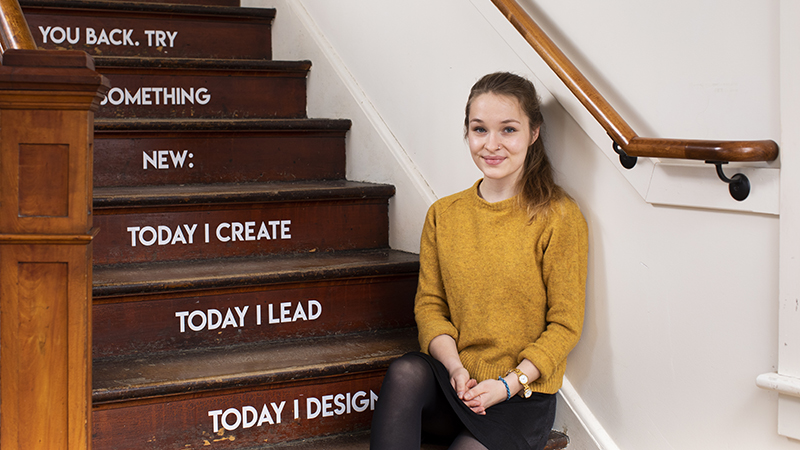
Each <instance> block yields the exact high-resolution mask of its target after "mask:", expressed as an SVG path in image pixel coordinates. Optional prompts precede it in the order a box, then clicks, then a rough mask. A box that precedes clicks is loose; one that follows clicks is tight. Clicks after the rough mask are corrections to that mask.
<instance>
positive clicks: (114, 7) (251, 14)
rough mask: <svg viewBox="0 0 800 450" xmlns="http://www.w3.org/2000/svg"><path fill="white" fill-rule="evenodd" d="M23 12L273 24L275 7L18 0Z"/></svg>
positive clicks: (91, 0)
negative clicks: (57, 11)
mask: <svg viewBox="0 0 800 450" xmlns="http://www.w3.org/2000/svg"><path fill="white" fill-rule="evenodd" d="M19 3H20V5H21V6H22V7H23V9H26V7H36V8H63V9H82V10H99V11H113V12H119V11H125V12H146V13H163V14H182V15H183V14H185V15H201V16H212V17H217V16H223V17H231V18H243V19H258V20H262V21H270V22H271V21H272V20H274V19H275V9H274V8H242V7H237V6H210V5H189V4H174V3H143V2H130V1H101V0H19Z"/></svg>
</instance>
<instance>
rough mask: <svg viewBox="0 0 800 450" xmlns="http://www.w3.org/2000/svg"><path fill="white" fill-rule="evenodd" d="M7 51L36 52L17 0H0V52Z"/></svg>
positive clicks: (34, 43)
mask: <svg viewBox="0 0 800 450" xmlns="http://www.w3.org/2000/svg"><path fill="white" fill-rule="evenodd" d="M8 49H22V50H36V42H34V40H33V35H32V34H31V29H30V28H29V27H28V21H27V20H25V16H24V15H23V14H22V8H21V7H20V6H19V1H18V0H0V51H2V52H5V51H6V50H8Z"/></svg>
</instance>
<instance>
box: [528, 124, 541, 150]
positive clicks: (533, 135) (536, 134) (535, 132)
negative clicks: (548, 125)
mask: <svg viewBox="0 0 800 450" xmlns="http://www.w3.org/2000/svg"><path fill="white" fill-rule="evenodd" d="M540 128H541V125H540V126H538V127H536V128H534V129H533V130H531V142H530V143H529V144H528V146H531V145H533V143H534V142H536V139H539V129H540Z"/></svg>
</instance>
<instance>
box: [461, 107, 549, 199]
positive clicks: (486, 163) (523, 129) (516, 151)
mask: <svg viewBox="0 0 800 450" xmlns="http://www.w3.org/2000/svg"><path fill="white" fill-rule="evenodd" d="M537 137H539V128H538V127H537V128H536V129H534V130H531V127H530V124H529V121H528V116H526V115H525V113H524V112H523V111H522V108H521V107H520V105H519V101H518V100H517V99H516V98H514V97H508V96H505V95H496V94H492V93H487V94H481V95H479V96H478V97H475V98H474V99H473V100H472V104H471V105H470V110H469V123H468V128H467V141H468V143H469V150H470V152H471V153H472V159H473V161H475V165H477V166H478V169H480V171H481V172H483V176H484V178H485V180H487V181H488V180H491V181H493V182H500V183H502V184H504V185H505V186H512V185H514V184H516V182H517V180H518V179H519V177H520V175H521V174H522V166H523V164H524V163H525V156H526V155H527V153H528V147H529V146H530V145H531V144H533V142H534V141H536V138H537ZM506 183H511V184H506Z"/></svg>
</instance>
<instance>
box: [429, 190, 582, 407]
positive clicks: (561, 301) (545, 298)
mask: <svg viewBox="0 0 800 450" xmlns="http://www.w3.org/2000/svg"><path fill="white" fill-rule="evenodd" d="M479 184H480V180H479V181H478V182H476V183H475V185H473V186H472V187H471V188H470V189H467V190H466V191H463V192H460V193H458V194H454V195H451V196H449V197H445V198H442V199H440V200H439V201H437V202H436V203H434V204H433V205H432V206H431V208H430V209H429V210H428V214H427V217H426V219H425V225H424V228H423V231H422V239H421V248H420V274H419V286H418V288H417V296H416V301H415V306H414V313H415V315H416V320H417V326H418V328H419V341H420V348H421V349H422V351H423V352H426V353H427V352H428V346H429V344H430V342H431V340H432V339H433V338H435V337H436V336H439V335H442V334H447V335H450V336H452V337H453V339H455V341H456V345H457V347H458V351H459V355H460V357H461V362H462V363H463V364H464V367H465V368H466V369H467V371H469V373H470V375H471V376H472V377H473V378H475V379H477V380H478V381H479V382H480V381H483V380H486V379H489V378H497V377H499V376H503V375H505V374H506V372H507V371H508V370H509V369H511V368H513V367H516V366H517V364H519V363H520V362H521V361H522V360H523V359H524V358H527V359H528V360H530V361H531V362H532V363H533V364H534V365H535V366H536V367H537V368H538V369H539V371H540V372H541V374H542V375H541V378H539V379H538V380H536V381H535V382H533V383H532V385H531V387H532V388H533V390H534V392H543V393H549V394H553V393H555V392H556V391H558V389H559V388H560V387H561V383H562V379H563V376H564V371H565V369H566V358H567V354H568V353H569V352H570V351H571V350H572V348H573V347H574V346H575V344H576V343H577V342H578V339H579V338H580V334H581V329H582V327H583V311H584V297H585V285H586V261H587V252H588V244H587V234H588V233H587V227H586V221H585V219H584V218H583V215H582V214H581V212H580V209H579V208H578V206H577V205H576V204H575V202H573V201H572V200H571V199H569V198H563V199H561V200H558V201H556V202H554V204H553V205H552V206H551V209H550V211H549V214H547V216H546V217H544V218H537V219H535V220H534V221H533V223H531V224H529V223H528V216H527V214H526V212H525V211H524V210H523V209H522V208H520V207H519V206H518V203H517V198H516V197H514V198H510V199H507V200H504V201H501V202H497V203H489V202H487V201H485V200H483V199H482V198H480V197H479V196H478V185H479Z"/></svg>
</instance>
